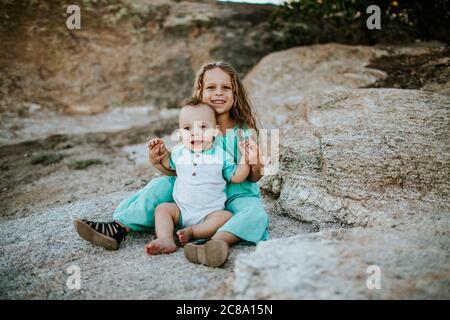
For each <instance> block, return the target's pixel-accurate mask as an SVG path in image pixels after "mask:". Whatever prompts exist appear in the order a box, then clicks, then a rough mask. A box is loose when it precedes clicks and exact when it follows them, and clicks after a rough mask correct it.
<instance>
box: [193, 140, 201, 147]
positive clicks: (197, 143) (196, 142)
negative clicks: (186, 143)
mask: <svg viewBox="0 0 450 320" xmlns="http://www.w3.org/2000/svg"><path fill="white" fill-rule="evenodd" d="M202 143H203V141H191V145H193V146H198V145H201V144H202Z"/></svg>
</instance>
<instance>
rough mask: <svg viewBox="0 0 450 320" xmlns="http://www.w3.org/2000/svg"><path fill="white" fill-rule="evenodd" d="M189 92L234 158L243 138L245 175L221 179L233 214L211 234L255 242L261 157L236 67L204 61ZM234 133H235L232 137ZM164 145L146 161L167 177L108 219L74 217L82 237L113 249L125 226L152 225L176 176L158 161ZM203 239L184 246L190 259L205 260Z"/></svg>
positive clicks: (260, 227)
mask: <svg viewBox="0 0 450 320" xmlns="http://www.w3.org/2000/svg"><path fill="white" fill-rule="evenodd" d="M193 96H194V97H195V98H197V99H198V100H200V101H201V102H203V103H206V104H208V105H210V106H211V107H212V108H213V109H214V110H215V112H216V118H217V123H218V125H219V127H220V131H221V132H222V140H221V142H222V143H223V146H224V148H225V149H226V150H227V151H228V150H230V151H231V153H232V154H233V156H234V157H235V162H236V163H238V162H239V158H240V155H239V153H238V143H239V140H240V139H239V138H240V137H241V136H244V137H245V138H248V139H247V140H246V141H245V152H246V156H247V159H248V163H249V164H250V166H251V170H250V174H249V175H248V177H247V179H246V180H245V181H244V182H242V183H239V184H232V183H228V184H227V185H226V190H225V191H226V195H227V201H226V203H225V210H227V211H230V212H231V213H232V214H233V217H232V218H231V219H230V220H228V221H227V222H226V223H225V224H224V225H223V226H222V227H221V228H220V229H219V230H218V231H217V232H216V233H215V234H214V235H213V236H212V237H211V239H212V240H222V241H224V242H226V243H227V244H228V245H233V244H235V243H237V242H238V241H240V240H244V241H246V242H249V243H253V244H256V243H258V242H259V241H261V240H267V239H268V238H269V233H268V225H269V218H268V216H267V214H266V212H265V211H264V208H263V205H262V201H261V199H260V192H259V187H258V185H257V184H256V182H257V181H258V180H259V179H260V178H261V176H262V173H261V171H262V167H263V164H262V161H261V157H260V154H259V150H258V145H257V143H256V141H255V140H254V139H252V138H250V137H251V135H252V132H255V131H256V132H257V125H256V120H255V113H254V111H253V109H252V107H251V104H250V101H249V99H248V97H247V94H246V92H245V89H244V86H243V85H242V82H241V80H240V79H239V76H238V74H237V72H236V71H235V70H234V69H233V67H232V66H231V65H229V64H227V63H225V62H214V63H208V64H205V65H204V66H203V67H202V68H201V69H200V71H199V72H198V74H197V77H196V80H195V84H194V92H193ZM238 137H239V138H238ZM166 152H167V149H166V148H165V147H164V145H161V146H160V147H159V148H157V149H156V150H154V151H153V152H150V153H149V157H150V161H151V162H152V163H154V164H156V167H157V168H158V169H159V170H160V171H161V172H163V173H165V174H167V175H169V176H167V177H159V178H156V179H153V180H151V181H150V182H149V183H148V184H147V186H145V187H144V188H143V189H142V190H140V191H138V192H137V193H136V194H135V195H133V196H131V197H130V198H128V199H125V200H124V201H122V203H120V204H119V206H118V207H117V208H116V211H115V212H114V215H113V217H114V221H113V222H93V221H88V220H76V221H75V227H76V229H77V231H78V233H79V234H80V235H81V236H82V237H83V238H84V239H86V240H88V241H90V242H92V243H94V244H97V245H101V246H103V247H105V248H106V249H114V250H115V249H117V248H118V246H119V244H120V242H121V241H122V240H123V239H124V238H125V236H126V234H127V233H128V232H129V231H130V230H133V231H149V230H152V229H154V226H155V219H154V211H155V208H156V207H157V206H158V205H159V204H161V203H164V202H173V198H172V191H173V185H174V182H175V179H176V177H175V176H173V175H174V171H173V170H170V169H169V168H165V167H163V166H162V165H161V163H160V161H161V160H162V158H163V157H164V156H165V154H166ZM208 243H209V242H206V243H205V244H202V245H195V244H188V245H186V246H185V253H186V257H187V258H188V260H189V261H191V262H194V263H203V264H207V263H205V261H206V260H207V259H203V258H201V256H202V255H203V254H207V253H208V252H209V251H211V250H208V248H209V246H210V245H209V244H208Z"/></svg>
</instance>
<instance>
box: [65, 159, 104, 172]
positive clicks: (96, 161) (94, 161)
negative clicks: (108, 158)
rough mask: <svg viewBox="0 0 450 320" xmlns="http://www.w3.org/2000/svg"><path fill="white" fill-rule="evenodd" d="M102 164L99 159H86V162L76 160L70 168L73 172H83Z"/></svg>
mask: <svg viewBox="0 0 450 320" xmlns="http://www.w3.org/2000/svg"><path fill="white" fill-rule="evenodd" d="M98 164H103V161H102V160H100V159H86V160H77V161H74V162H72V163H71V164H70V167H71V168H72V169H74V170H84V169H86V168H88V167H90V166H92V165H98Z"/></svg>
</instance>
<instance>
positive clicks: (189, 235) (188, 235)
mask: <svg viewBox="0 0 450 320" xmlns="http://www.w3.org/2000/svg"><path fill="white" fill-rule="evenodd" d="M231 217H232V214H231V212H229V211H225V210H221V211H216V212H213V213H211V214H209V215H208V216H207V217H206V218H205V221H203V222H202V223H199V224H196V225H193V226H189V227H187V228H184V229H181V230H179V231H178V232H177V236H178V240H180V243H181V245H183V246H184V245H185V244H186V243H188V242H189V240H191V239H205V238H209V237H211V236H212V235H213V234H214V233H216V231H217V229H219V228H220V227H221V226H223V225H224V224H225V222H227V221H228V220H230V219H231Z"/></svg>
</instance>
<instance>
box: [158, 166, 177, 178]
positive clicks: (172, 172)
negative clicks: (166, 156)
mask: <svg viewBox="0 0 450 320" xmlns="http://www.w3.org/2000/svg"><path fill="white" fill-rule="evenodd" d="M154 167H155V168H156V169H157V170H158V171H159V172H161V173H162V174H165V175H166V176H176V175H177V173H176V171H175V170H172V169H168V168H166V167H165V166H163V165H162V164H161V163H158V164H157V165H154Z"/></svg>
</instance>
